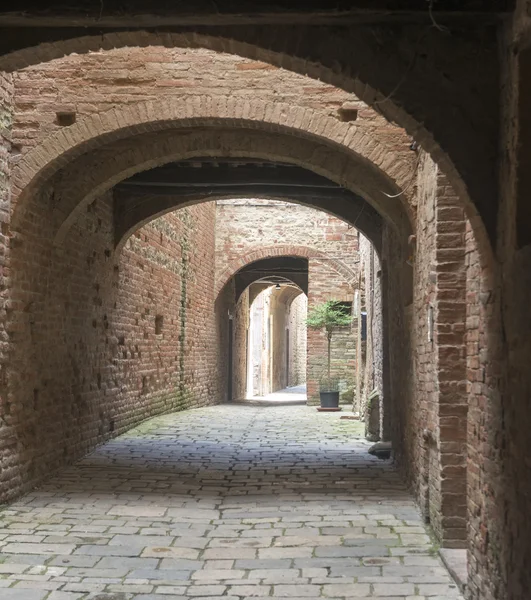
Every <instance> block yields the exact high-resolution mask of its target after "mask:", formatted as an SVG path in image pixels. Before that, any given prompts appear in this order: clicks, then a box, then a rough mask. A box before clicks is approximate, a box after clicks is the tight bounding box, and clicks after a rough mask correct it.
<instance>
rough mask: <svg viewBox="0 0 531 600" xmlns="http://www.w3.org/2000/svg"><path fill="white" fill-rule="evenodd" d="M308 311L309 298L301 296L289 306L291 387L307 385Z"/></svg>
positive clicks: (289, 382) (289, 377)
mask: <svg viewBox="0 0 531 600" xmlns="http://www.w3.org/2000/svg"><path fill="white" fill-rule="evenodd" d="M307 311H308V298H307V297H306V295H305V294H299V295H298V296H297V297H296V298H295V300H293V302H292V303H291V304H290V306H289V331H290V338H289V356H290V361H289V367H290V370H289V373H288V385H289V386H295V385H301V384H303V383H306V352H307V333H306V315H307Z"/></svg>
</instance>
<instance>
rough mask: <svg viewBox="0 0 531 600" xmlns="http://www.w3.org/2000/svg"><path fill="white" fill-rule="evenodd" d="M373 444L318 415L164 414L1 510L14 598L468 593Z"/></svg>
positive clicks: (7, 594)
mask: <svg viewBox="0 0 531 600" xmlns="http://www.w3.org/2000/svg"><path fill="white" fill-rule="evenodd" d="M359 435H360V424H359V423H357V422H355V421H348V420H340V419H339V415H338V414H319V413H317V412H316V411H315V409H313V408H308V407H273V408H261V407H258V408H257V407H247V406H218V407H211V408H205V409H199V410H194V411H188V412H184V413H177V414H172V415H169V416H163V417H159V418H156V419H153V420H151V421H149V422H148V423H146V424H144V425H142V426H141V427H139V428H137V429H135V430H133V431H131V432H130V433H128V434H126V435H123V436H121V437H119V438H117V439H116V440H114V441H111V442H109V443H108V444H106V445H104V446H102V447H100V448H99V449H98V450H97V451H96V452H94V453H93V454H91V455H90V456H88V457H86V458H85V459H83V460H82V461H80V462H79V463H78V464H77V465H75V466H72V467H70V468H68V469H66V470H64V471H63V472H62V473H61V474H60V475H59V476H57V477H54V478H53V479H52V480H51V481H49V482H48V483H47V484H46V485H45V486H43V487H42V488H41V489H39V490H37V491H35V492H33V493H31V494H29V495H28V496H26V497H24V498H23V499H22V500H20V501H18V502H16V503H15V504H14V505H12V506H10V507H9V508H7V509H5V510H4V511H3V512H2V513H0V520H1V522H0V525H1V528H0V553H1V554H0V561H1V563H0V578H1V579H0V598H1V599H2V600H43V599H46V600H81V599H83V600H88V599H91V600H132V599H134V600H177V599H180V598H194V599H196V600H200V599H202V598H203V599H208V600H217V599H218V598H219V599H220V600H221V599H222V600H236V599H242V598H256V597H257V596H269V597H273V598H291V599H292V600H293V599H306V600H307V599H310V600H311V598H314V597H324V598H327V599H328V600H331V599H339V598H341V599H344V598H358V599H359V598H377V599H378V600H384V599H385V600H391V599H392V600H405V599H408V600H425V599H427V598H429V599H430V600H443V599H445V600H446V599H448V598H451V599H457V598H461V597H460V596H459V593H458V590H457V588H456V586H455V585H454V584H453V582H452V581H451V579H450V577H449V575H448V573H447V571H446V570H445V568H444V567H443V566H442V564H441V562H440V560H439V559H438V557H437V555H436V554H435V551H434V547H433V545H432V543H431V541H430V538H429V537H428V535H427V533H426V530H425V528H424V527H423V524H422V521H421V519H420V517H419V514H418V512H417V509H416V508H415V505H414V503H413V500H412V498H411V496H410V495H409V494H408V493H407V491H406V489H405V488H404V486H403V484H402V483H401V481H400V479H399V478H398V477H397V475H396V473H395V472H394V471H393V469H392V467H391V466H390V465H389V464H388V463H386V462H380V461H378V460H377V459H375V458H372V457H371V456H369V455H368V454H367V452H366V450H367V447H368V444H367V443H366V442H364V441H363V440H362V439H361V438H360V437H359Z"/></svg>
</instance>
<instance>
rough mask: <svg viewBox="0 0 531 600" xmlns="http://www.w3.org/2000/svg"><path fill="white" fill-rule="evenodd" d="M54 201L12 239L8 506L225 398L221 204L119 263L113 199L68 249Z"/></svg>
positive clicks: (4, 487)
mask: <svg viewBox="0 0 531 600" xmlns="http://www.w3.org/2000/svg"><path fill="white" fill-rule="evenodd" d="M52 196H53V190H48V191H47V198H46V200H50V199H51V198H52ZM46 200H45V201H43V199H42V198H41V199H36V201H35V202H34V203H33V205H32V207H31V208H32V210H31V211H29V212H28V215H27V219H26V222H25V223H24V229H23V231H24V234H23V235H18V236H16V237H14V238H13V239H12V249H11V257H12V258H11V265H10V266H11V268H12V273H13V278H12V292H11V298H10V303H11V312H10V318H9V322H8V332H9V336H10V339H11V340H12V342H13V343H12V346H11V352H10V363H9V367H10V368H9V371H8V389H9V394H8V402H7V403H6V406H5V412H4V423H5V426H4V431H3V438H4V439H5V440H7V442H8V447H7V455H6V454H4V456H3V458H4V459H5V462H4V463H3V465H2V469H3V472H4V473H5V474H6V475H5V476H4V478H3V480H2V484H1V491H0V495H1V497H2V499H3V500H5V499H8V498H10V497H13V496H14V495H16V494H18V493H20V492H21V491H23V490H25V489H28V488H29V487H31V486H33V485H35V484H36V483H37V482H38V481H40V480H41V479H42V478H43V477H45V476H46V475H48V474H49V473H50V472H51V471H53V470H55V469H57V468H58V467H60V466H61V465H63V464H65V463H67V462H70V461H72V460H73V459H75V458H77V457H79V456H81V455H83V454H84V453H86V452H87V451H89V450H90V449H91V448H93V447H94V445H95V444H97V443H100V442H102V441H104V440H105V439H108V438H109V437H112V436H114V435H116V434H118V433H121V432H123V431H125V430H126V429H128V428H129V427H131V426H132V425H134V424H135V423H138V422H139V421H141V420H142V419H145V418H147V417H150V416H152V415H155V414H159V413H161V412H165V411H170V410H180V409H184V408H191V407H194V406H201V405H204V404H209V403H212V402H215V401H217V400H218V398H219V395H218V391H219V390H218V385H219V380H218V376H217V367H218V358H217V351H218V339H217V333H216V332H217V329H216V315H215V311H214V287H213V281H214V224H215V207H214V205H213V204H203V205H200V206H197V207H193V208H187V209H182V210H181V211H178V212H176V213H173V214H171V215H168V216H167V217H164V218H162V219H158V220H156V221H153V222H152V223H151V224H150V225H148V226H145V227H143V228H142V229H140V230H139V231H138V232H137V233H136V234H135V235H134V236H133V237H132V238H131V239H130V241H129V242H128V243H127V245H126V247H125V248H124V250H123V252H122V254H121V255H120V256H119V257H114V256H113V252H112V227H111V222H112V221H111V206H112V205H111V202H110V198H109V197H108V196H107V197H104V198H102V199H100V200H98V201H95V202H94V203H93V204H91V205H90V206H89V208H88V210H87V212H86V213H85V215H83V217H82V218H81V219H80V220H79V221H78V223H77V224H76V225H75V227H74V228H73V230H72V232H71V234H70V235H69V237H68V239H67V240H66V243H65V246H64V247H63V248H61V249H57V248H54V247H53V246H52V243H51V239H50V237H49V229H48V224H47V220H46V208H45V207H46V204H47V202H46Z"/></svg>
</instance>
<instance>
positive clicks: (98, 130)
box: [13, 96, 414, 223]
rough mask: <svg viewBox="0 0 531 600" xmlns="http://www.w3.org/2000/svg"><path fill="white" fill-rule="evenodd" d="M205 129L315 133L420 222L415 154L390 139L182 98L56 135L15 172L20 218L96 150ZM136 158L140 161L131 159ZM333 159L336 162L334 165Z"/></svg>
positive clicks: (300, 111)
mask: <svg viewBox="0 0 531 600" xmlns="http://www.w3.org/2000/svg"><path fill="white" fill-rule="evenodd" d="M198 126H201V127H210V128H212V127H216V126H217V127H220V126H225V127H231V128H235V129H236V128H237V129H241V128H246V129H251V130H253V131H256V130H258V129H264V130H268V131H271V130H273V131H278V130H282V129H284V130H286V131H289V132H290V133H293V134H302V135H306V136H311V137H312V138H314V139H316V140H319V141H320V142H321V143H327V144H330V145H333V146H334V147H336V148H337V147H342V148H344V149H346V150H348V151H349V152H350V153H351V155H352V156H353V157H355V158H356V159H357V160H358V161H359V162H360V163H362V164H363V166H365V167H367V168H368V167H372V169H373V173H372V176H373V178H374V176H375V174H376V171H377V173H378V176H379V177H380V179H381V181H380V182H379V185H381V186H382V188H381V194H380V200H381V201H383V200H385V195H384V192H385V193H391V194H392V193H393V192H394V193H396V192H402V194H401V196H400V200H401V201H402V204H403V206H404V208H405V209H406V213H407V214H408V215H409V218H410V219H413V214H414V209H413V208H412V207H410V206H409V204H408V202H407V200H408V197H409V196H408V188H409V187H410V183H411V179H412V177H413V175H414V171H413V167H414V160H413V157H412V160H411V162H410V163H406V162H405V161H401V160H396V157H395V154H394V153H393V151H392V149H391V148H389V147H387V146H388V145H387V144H386V142H385V140H381V139H378V138H376V139H375V136H374V135H373V134H372V133H371V134H369V133H368V132H363V131H361V130H360V129H359V128H357V127H356V126H355V125H354V124H349V123H343V122H340V121H338V120H337V119H335V118H333V117H331V116H329V115H327V114H326V113H323V112H320V111H317V110H312V109H309V108H304V107H298V106H296V107H294V106H290V105H288V104H283V103H271V102H262V101H261V100H254V99H253V100H248V99H243V98H234V97H231V96H226V97H216V98H213V97H208V96H202V97H181V98H178V99H173V100H172V101H151V102H142V103H138V104H134V105H132V106H130V107H128V108H127V110H120V109H112V110H109V111H107V112H105V113H103V114H101V115H100V114H96V115H92V116H90V117H87V118H85V119H83V120H82V121H80V122H79V123H76V124H74V125H72V126H71V127H68V128H65V129H62V130H60V131H58V132H57V133H55V134H53V135H51V136H49V137H48V138H47V139H46V140H44V142H42V143H41V144H40V145H38V146H37V147H35V148H34V149H32V150H31V151H30V152H29V153H28V154H27V155H26V156H25V157H24V159H23V160H22V161H21V162H20V163H19V164H18V165H16V166H15V167H14V170H13V200H14V202H15V203H16V207H15V217H14V221H15V223H16V221H17V215H18V214H20V213H21V212H23V210H24V206H23V205H24V202H25V199H26V198H27V197H28V196H30V195H31V194H32V193H33V192H34V191H35V190H36V189H37V187H38V186H39V185H41V184H42V183H43V182H44V181H46V180H47V179H49V178H50V177H51V176H53V175H54V174H56V173H57V172H58V171H60V170H61V169H64V168H65V166H66V165H68V164H69V163H73V167H74V168H75V166H76V162H75V161H76V160H77V161H78V162H77V164H79V159H82V161H83V163H82V165H81V166H80V168H81V170H82V171H83V172H84V174H85V178H86V172H87V162H86V161H87V153H90V152H95V151H96V150H98V151H100V152H101V150H102V149H104V148H106V147H110V144H112V143H119V142H120V141H122V140H127V143H128V145H129V146H131V145H132V144H133V143H134V141H135V139H139V136H140V135H146V134H149V133H158V135H157V137H158V139H160V135H161V133H163V132H170V131H171V134H172V136H175V133H179V132H182V131H184V132H186V131H187V130H189V129H190V128H193V127H198ZM132 136H133V139H132ZM135 153H136V155H137V162H141V161H142V160H146V159H147V158H148V156H147V152H146V151H145V150H144V151H142V150H139V149H136V150H135ZM142 154H143V156H142ZM73 161H74V162H73ZM117 161H118V157H117V156H115V157H114V159H113V161H112V163H113V164H116V163H117ZM131 161H132V157H131V160H130V161H129V162H131ZM100 162H101V161H100ZM328 162H332V161H331V160H328ZM113 164H107V165H105V167H106V168H107V173H106V176H107V177H108V178H110V177H111V175H110V171H111V170H112V167H113ZM151 166H153V165H149V166H147V167H144V168H151ZM116 170H117V169H114V171H116ZM138 170H139V171H140V170H143V169H142V168H139V169H138ZM369 170H370V169H369ZM338 175H339V174H338ZM125 176H129V175H127V174H126V175H125ZM347 177H348V175H347V174H346V173H341V178H342V179H347ZM70 179H71V178H70ZM118 181H120V178H117V179H116V181H113V185H114V184H115V183H117V182H118ZM86 193H88V190H87V192H85V194H86ZM98 193H101V190H98ZM388 203H389V204H391V203H390V202H388ZM21 205H22V206H21Z"/></svg>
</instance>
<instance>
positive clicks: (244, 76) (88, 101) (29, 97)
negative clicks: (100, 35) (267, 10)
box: [14, 47, 409, 158]
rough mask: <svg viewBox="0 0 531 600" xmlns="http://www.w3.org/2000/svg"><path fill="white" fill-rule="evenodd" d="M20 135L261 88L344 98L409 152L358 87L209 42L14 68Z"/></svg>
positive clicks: (365, 126) (272, 95)
mask: <svg viewBox="0 0 531 600" xmlns="http://www.w3.org/2000/svg"><path fill="white" fill-rule="evenodd" d="M15 90H16V99H17V100H16V102H17V111H16V117H15V126H14V140H15V142H16V143H17V144H20V145H21V147H22V152H26V151H27V150H28V149H29V148H31V147H33V146H34V145H35V144H36V143H37V142H38V141H39V140H42V139H43V138H44V137H46V136H48V135H50V134H51V133H53V132H55V131H57V130H58V129H59V128H60V127H61V125H60V124H59V123H58V119H57V113H58V112H70V111H72V112H75V113H76V114H77V119H78V120H79V119H81V118H82V117H83V116H85V115H89V114H93V113H96V112H98V113H99V112H103V111H105V110H107V109H110V108H113V107H116V106H125V105H128V104H133V103H137V102H141V101H146V100H153V99H163V98H168V99H171V98H172V97H176V96H198V97H199V96H205V95H206V96H215V95H219V96H228V95H236V94H238V95H240V96H243V97H250V96H256V97H259V98H261V99H263V100H267V99H271V100H274V101H275V102H287V103H289V104H291V105H294V104H295V105H299V106H304V107H309V108H319V109H320V110H323V111H324V112H325V113H328V114H333V115H336V114H337V109H338V108H340V107H341V106H342V105H343V104H344V103H345V102H347V101H348V102H349V106H351V107H352V108H357V109H358V119H357V122H356V124H357V125H358V126H359V127H360V128H361V129H362V130H364V131H367V132H369V133H371V134H372V135H373V136H374V135H375V134H376V131H378V135H380V134H381V136H382V138H381V141H382V143H384V144H389V145H390V146H392V147H393V148H394V149H395V150H396V151H397V152H398V154H399V155H400V154H403V155H404V156H405V157H407V158H409V154H408V149H407V147H408V144H409V141H408V138H407V136H406V135H405V133H404V132H403V131H402V130H400V129H399V128H397V127H392V126H390V125H389V123H388V122H387V121H386V120H385V119H384V118H383V117H382V116H381V115H379V114H378V113H376V112H375V111H374V110H373V109H371V108H369V107H368V106H367V105H366V104H365V103H363V102H361V101H359V100H358V99H357V98H356V97H355V96H354V95H353V94H351V93H349V92H346V91H343V90H341V89H339V88H337V87H335V86H331V85H327V84H325V83H322V82H320V81H318V80H313V79H309V78H307V77H304V76H302V75H297V74H295V73H293V72H290V71H287V70H285V69H280V68H277V67H274V66H272V65H268V64H264V63H261V62H258V61H250V60H247V59H245V58H241V57H239V56H235V55H231V54H223V53H221V52H214V51H211V50H206V49H201V48H198V49H184V48H174V49H169V48H162V47H156V48H149V47H148V48H123V49H118V50H110V51H105V52H92V53H90V54H84V55H73V56H69V57H65V58H61V59H58V60H53V61H50V62H48V63H43V64H40V65H37V66H34V67H29V68H27V69H23V70H21V71H18V72H17V73H16V74H15Z"/></svg>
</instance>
